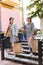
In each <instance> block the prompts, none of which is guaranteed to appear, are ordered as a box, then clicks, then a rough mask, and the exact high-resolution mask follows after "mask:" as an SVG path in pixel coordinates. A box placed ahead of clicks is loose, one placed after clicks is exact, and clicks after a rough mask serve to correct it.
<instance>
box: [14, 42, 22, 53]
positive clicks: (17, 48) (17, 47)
mask: <svg viewBox="0 0 43 65" xmlns="http://www.w3.org/2000/svg"><path fill="white" fill-rule="evenodd" d="M14 51H15V54H20V53H22V44H21V42H17V43H15V44H14Z"/></svg>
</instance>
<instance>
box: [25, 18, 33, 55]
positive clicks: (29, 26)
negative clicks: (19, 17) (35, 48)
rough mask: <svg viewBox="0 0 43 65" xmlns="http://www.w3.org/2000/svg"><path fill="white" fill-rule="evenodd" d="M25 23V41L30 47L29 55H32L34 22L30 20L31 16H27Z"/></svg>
mask: <svg viewBox="0 0 43 65" xmlns="http://www.w3.org/2000/svg"><path fill="white" fill-rule="evenodd" d="M27 23H28V24H27V25H26V33H27V41H28V46H29V49H30V55H32V38H33V35H34V24H33V23H32V21H31V18H29V17H27Z"/></svg>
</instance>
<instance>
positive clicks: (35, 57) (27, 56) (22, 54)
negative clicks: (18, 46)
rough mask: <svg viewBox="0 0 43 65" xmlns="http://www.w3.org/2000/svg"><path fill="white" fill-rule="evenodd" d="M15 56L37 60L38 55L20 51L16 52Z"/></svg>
mask: <svg viewBox="0 0 43 65" xmlns="http://www.w3.org/2000/svg"><path fill="white" fill-rule="evenodd" d="M16 56H17V57H20V58H26V59H31V60H38V56H35V55H30V54H24V53H21V54H18V55H16Z"/></svg>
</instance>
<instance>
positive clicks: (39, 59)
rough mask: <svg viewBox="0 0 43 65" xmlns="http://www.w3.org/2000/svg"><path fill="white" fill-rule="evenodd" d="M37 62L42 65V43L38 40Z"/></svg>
mask: <svg viewBox="0 0 43 65" xmlns="http://www.w3.org/2000/svg"><path fill="white" fill-rule="evenodd" d="M38 61H39V65H42V41H40V40H38Z"/></svg>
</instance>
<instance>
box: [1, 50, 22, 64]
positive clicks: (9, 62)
mask: <svg viewBox="0 0 43 65" xmlns="http://www.w3.org/2000/svg"><path fill="white" fill-rule="evenodd" d="M0 65H23V64H19V63H15V62H11V61H8V60H3V61H2V60H1V51H0Z"/></svg>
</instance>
